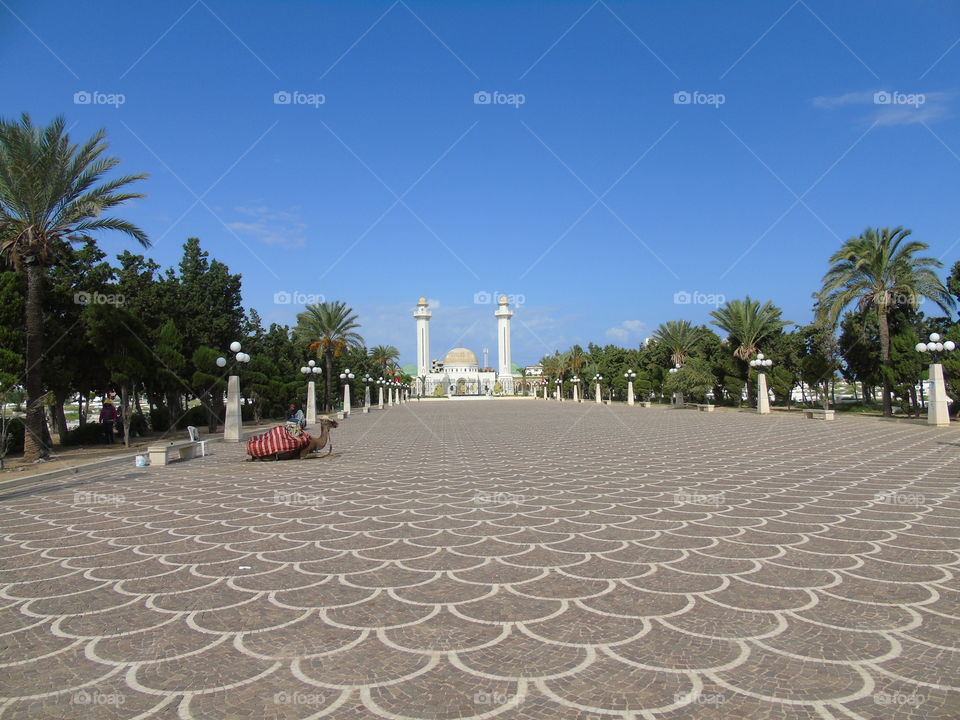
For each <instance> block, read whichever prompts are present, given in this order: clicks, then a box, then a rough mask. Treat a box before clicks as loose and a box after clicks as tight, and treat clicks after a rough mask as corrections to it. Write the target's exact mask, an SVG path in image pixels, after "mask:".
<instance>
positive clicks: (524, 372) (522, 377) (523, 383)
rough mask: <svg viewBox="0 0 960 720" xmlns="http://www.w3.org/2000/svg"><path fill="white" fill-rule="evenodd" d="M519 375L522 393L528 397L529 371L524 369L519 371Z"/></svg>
mask: <svg viewBox="0 0 960 720" xmlns="http://www.w3.org/2000/svg"><path fill="white" fill-rule="evenodd" d="M517 374H518V375H519V376H520V391H521V392H522V393H523V394H524V395H526V394H527V369H526V368H525V367H522V368H520V369H519V370H518V371H517Z"/></svg>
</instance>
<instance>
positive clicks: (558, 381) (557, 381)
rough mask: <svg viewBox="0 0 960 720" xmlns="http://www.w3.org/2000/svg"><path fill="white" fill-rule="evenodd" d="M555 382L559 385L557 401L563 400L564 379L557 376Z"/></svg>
mask: <svg viewBox="0 0 960 720" xmlns="http://www.w3.org/2000/svg"><path fill="white" fill-rule="evenodd" d="M553 384H554V385H556V386H557V402H563V392H562V391H563V380H561V379H560V378H557V379H556V380H554V381H553Z"/></svg>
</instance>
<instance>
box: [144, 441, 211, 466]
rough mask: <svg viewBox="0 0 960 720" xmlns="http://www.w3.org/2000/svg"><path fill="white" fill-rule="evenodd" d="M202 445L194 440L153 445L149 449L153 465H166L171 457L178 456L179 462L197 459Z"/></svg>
mask: <svg viewBox="0 0 960 720" xmlns="http://www.w3.org/2000/svg"><path fill="white" fill-rule="evenodd" d="M201 445H202V443H198V442H194V441H193V440H172V441H170V442H168V443H163V444H162V445H151V446H149V447H148V448H147V453H148V454H149V455H150V464H151V465H166V464H167V463H169V462H170V457H171V456H172V455H173V456H177V457H176V459H178V460H190V459H192V458H195V457H197V451H198V450H199V449H200V447H201Z"/></svg>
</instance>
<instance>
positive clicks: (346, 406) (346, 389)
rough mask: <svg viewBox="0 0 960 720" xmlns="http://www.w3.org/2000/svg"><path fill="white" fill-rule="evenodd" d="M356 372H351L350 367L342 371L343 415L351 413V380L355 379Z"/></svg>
mask: <svg viewBox="0 0 960 720" xmlns="http://www.w3.org/2000/svg"><path fill="white" fill-rule="evenodd" d="M353 378H354V374H353V373H352V372H350V368H346V369H344V371H343V372H342V373H340V379H341V380H343V416H344V417H346V416H347V415H349V414H350V381H351V380H353Z"/></svg>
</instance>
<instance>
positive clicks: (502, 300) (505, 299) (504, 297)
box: [500, 295, 507, 305]
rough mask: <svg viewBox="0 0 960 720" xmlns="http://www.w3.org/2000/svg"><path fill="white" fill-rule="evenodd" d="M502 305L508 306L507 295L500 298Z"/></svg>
mask: <svg viewBox="0 0 960 720" xmlns="http://www.w3.org/2000/svg"><path fill="white" fill-rule="evenodd" d="M500 304H501V305H506V304H507V296H506V295H501V296H500Z"/></svg>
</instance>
